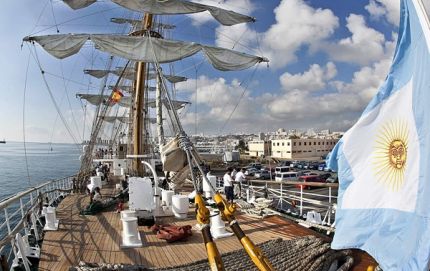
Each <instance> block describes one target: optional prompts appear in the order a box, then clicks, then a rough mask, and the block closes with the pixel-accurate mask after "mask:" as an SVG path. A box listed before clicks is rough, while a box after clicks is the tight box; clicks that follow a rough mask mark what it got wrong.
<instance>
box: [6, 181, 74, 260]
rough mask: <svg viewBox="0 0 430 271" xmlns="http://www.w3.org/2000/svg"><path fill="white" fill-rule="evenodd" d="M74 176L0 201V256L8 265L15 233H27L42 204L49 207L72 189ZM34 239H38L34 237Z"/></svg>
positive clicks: (13, 250) (12, 251) (44, 184)
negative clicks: (34, 215)
mask: <svg viewBox="0 0 430 271" xmlns="http://www.w3.org/2000/svg"><path fill="white" fill-rule="evenodd" d="M73 178H74V176H70V177H66V178H62V179H58V180H52V181H48V182H46V183H43V184H41V185H38V186H36V187H32V188H29V189H27V190H25V191H23V192H19V193H17V194H15V195H13V196H11V197H9V198H6V199H3V200H2V201H0V255H2V257H3V259H5V260H6V261H7V262H8V263H10V262H11V260H12V256H16V253H17V251H16V248H15V246H14V242H15V241H14V240H15V235H16V234H17V233H23V232H24V233H29V232H30V228H31V227H33V228H34V227H36V225H33V224H34V223H33V222H34V221H35V219H38V216H37V217H34V218H33V219H32V218H31V216H32V215H33V214H37V215H38V214H39V208H40V206H41V205H43V204H48V205H51V204H52V203H53V202H54V201H55V200H57V199H58V198H59V197H60V196H61V195H63V194H64V193H65V192H67V191H69V190H70V189H71V188H72V185H73V182H72V180H73ZM36 238H38V237H37V236H36Z"/></svg>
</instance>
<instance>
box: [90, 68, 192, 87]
mask: <svg viewBox="0 0 430 271" xmlns="http://www.w3.org/2000/svg"><path fill="white" fill-rule="evenodd" d="M84 73H86V74H89V75H91V76H94V77H96V78H99V79H100V78H102V77H105V76H106V75H108V74H109V73H113V74H115V75H117V76H120V75H121V74H123V78H126V79H129V80H134V75H135V71H134V69H132V68H127V69H126V70H125V71H124V72H123V68H117V69H115V70H84ZM163 76H164V78H166V79H167V81H169V82H170V83H179V82H184V81H187V79H188V78H186V77H183V76H176V75H169V74H164V75H163ZM156 78H157V76H156V74H155V73H149V74H148V76H147V77H146V79H147V80H154V79H156Z"/></svg>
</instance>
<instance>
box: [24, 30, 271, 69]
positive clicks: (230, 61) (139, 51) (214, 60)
mask: <svg viewBox="0 0 430 271" xmlns="http://www.w3.org/2000/svg"><path fill="white" fill-rule="evenodd" d="M87 39H90V40H91V41H92V42H93V43H94V44H95V47H96V48H97V49H99V50H101V51H104V52H107V53H110V54H113V55H115V56H119V57H123V58H126V59H130V60H133V61H143V62H151V63H153V62H158V63H168V62H173V61H177V60H180V59H183V58H186V57H189V56H191V55H194V54H196V53H197V52H199V51H200V50H203V52H204V55H205V56H206V58H207V59H208V61H209V62H210V63H211V64H212V65H213V66H214V67H215V68H216V69H219V70H223V71H231V70H243V69H246V68H249V67H251V66H253V65H255V64H256V63H260V62H268V60H267V59H266V58H263V57H258V56H253V55H249V54H245V53H241V52H237V51H233V50H229V49H224V48H219V47H212V46H204V45H201V44H198V43H193V42H183V41H174V40H164V39H157V38H149V37H131V36H122V35H102V34H99V35H88V34H86V35H85V34H81V35H70V34H65V35H48V36H34V37H26V38H24V41H33V40H34V41H36V42H37V43H39V44H40V45H41V46H42V47H43V48H44V49H45V50H46V51H47V52H48V53H50V54H51V55H53V56H55V57H57V58H65V57H68V56H70V55H73V54H76V53H77V52H78V51H79V49H80V48H81V47H82V45H83V44H84V43H85V41H86V40H87ZM51 43H54V45H52V44H51Z"/></svg>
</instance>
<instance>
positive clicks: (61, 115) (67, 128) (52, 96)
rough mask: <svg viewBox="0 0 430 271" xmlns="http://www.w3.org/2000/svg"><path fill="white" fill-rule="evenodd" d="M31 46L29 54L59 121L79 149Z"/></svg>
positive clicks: (35, 52)
mask: <svg viewBox="0 0 430 271" xmlns="http://www.w3.org/2000/svg"><path fill="white" fill-rule="evenodd" d="M33 48H34V53H33V51H32V50H31V48H30V47H29V50H30V53H31V55H32V56H33V58H34V59H35V60H36V63H37V65H38V67H39V70H40V72H41V74H42V78H43V81H44V83H45V86H46V89H47V91H48V94H49V96H50V98H51V100H52V102H53V104H54V107H55V109H56V110H57V113H58V115H59V116H60V119H61V121H62V122H63V124H64V127H65V128H66V130H67V132H68V133H69V135H70V137H71V138H72V140H73V142H74V143H75V145H76V147H77V149H78V150H80V148H79V145H80V144H78V142H77V140H76V138H75V137H74V135H73V133H72V131H71V130H70V127H69V125H68V124H67V121H66V119H65V118H64V116H63V114H62V113H61V110H60V108H59V106H58V104H57V102H56V101H55V97H54V95H53V94H52V91H51V88H50V87H49V84H48V81H47V80H46V77H45V72H44V70H43V69H42V65H41V63H40V60H39V57H38V55H37V50H36V48H35V47H34V45H33Z"/></svg>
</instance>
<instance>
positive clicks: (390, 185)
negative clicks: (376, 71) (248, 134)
mask: <svg viewBox="0 0 430 271" xmlns="http://www.w3.org/2000/svg"><path fill="white" fill-rule="evenodd" d="M429 8H430V1H426V2H425V3H423V2H422V1H421V0H402V1H401V16H400V17H401V19H400V26H399V36H398V41H397V48H396V51H395V55H394V59H393V64H392V66H391V69H390V71H389V74H388V76H387V78H386V81H385V82H384V84H383V85H382V86H381V87H380V89H379V91H378V93H377V94H376V96H375V97H374V98H373V100H372V101H371V102H370V103H369V105H368V106H367V108H366V109H365V111H364V112H363V114H362V115H361V117H360V118H359V120H358V121H357V123H356V124H355V125H354V126H353V127H352V128H351V129H350V130H348V131H347V132H346V133H345V135H344V136H343V138H342V139H341V140H340V141H339V143H338V144H337V145H336V147H335V148H334V150H333V152H332V154H331V156H330V158H329V167H330V168H332V169H334V170H336V171H338V176H339V197H338V207H337V212H336V232H335V235H334V239H333V242H332V248H334V249H343V248H360V249H362V250H365V251H367V252H368V253H369V254H370V255H371V256H373V257H374V258H375V260H376V261H377V262H378V263H379V265H380V266H381V267H382V269H383V270H429V262H430V30H429V23H428V22H429V20H428V11H429V10H428V9H429Z"/></svg>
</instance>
